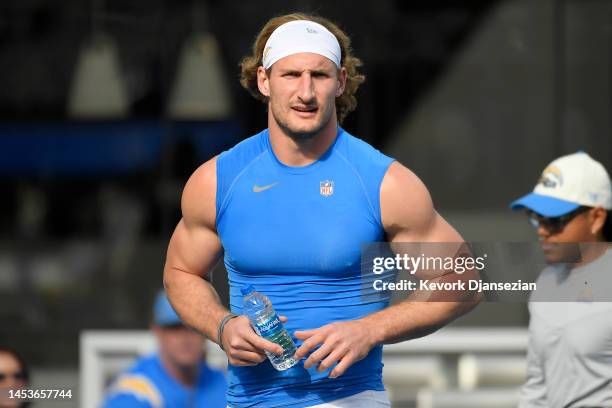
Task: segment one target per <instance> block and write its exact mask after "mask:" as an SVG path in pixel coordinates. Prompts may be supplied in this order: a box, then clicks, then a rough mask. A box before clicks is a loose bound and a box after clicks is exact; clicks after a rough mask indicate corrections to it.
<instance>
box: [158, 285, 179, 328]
mask: <svg viewBox="0 0 612 408" xmlns="http://www.w3.org/2000/svg"><path fill="white" fill-rule="evenodd" d="M153 323H155V324H156V325H158V326H174V325H176V324H183V322H182V321H181V318H180V317H179V315H178V314H176V312H175V311H174V309H173V308H172V305H171V304H170V302H169V301H168V298H167V297H166V292H165V291H164V290H160V291H159V293H158V294H157V297H156V298H155V305H154V306H153Z"/></svg>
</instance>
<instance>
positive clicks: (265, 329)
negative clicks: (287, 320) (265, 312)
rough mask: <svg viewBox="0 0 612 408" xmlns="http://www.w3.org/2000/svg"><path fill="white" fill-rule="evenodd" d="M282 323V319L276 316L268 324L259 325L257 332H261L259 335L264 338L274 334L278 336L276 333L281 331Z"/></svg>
mask: <svg viewBox="0 0 612 408" xmlns="http://www.w3.org/2000/svg"><path fill="white" fill-rule="evenodd" d="M282 327H283V326H282V323H281V321H280V319H279V318H278V316H277V315H274V316H273V317H272V318H271V319H270V320H268V321H267V322H265V323H263V324H258V325H257V331H258V332H259V335H260V336H262V337H270V336H272V335H274V334H276V332H277V331H278V330H279V329H281V328H282Z"/></svg>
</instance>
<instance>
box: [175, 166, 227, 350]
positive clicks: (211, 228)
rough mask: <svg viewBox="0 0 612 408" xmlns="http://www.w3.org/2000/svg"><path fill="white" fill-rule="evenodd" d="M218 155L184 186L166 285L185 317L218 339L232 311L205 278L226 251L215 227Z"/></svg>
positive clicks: (188, 323) (190, 323)
mask: <svg viewBox="0 0 612 408" xmlns="http://www.w3.org/2000/svg"><path fill="white" fill-rule="evenodd" d="M216 185H217V183H216V158H213V159H212V160H210V161H208V162H206V163H204V164H203V165H202V166H201V167H200V168H198V169H197V170H196V171H195V172H194V173H193V175H192V176H191V178H190V179H189V181H188V182H187V184H186V186H185V189H184V190H183V197H182V199H181V209H182V212H183V218H182V219H181V221H180V222H179V223H178V225H177V226H176V229H175V230H174V233H173V234H172V238H171V239H170V244H169V245H168V253H167V256H166V265H165V267H164V286H165V288H166V292H167V294H168V299H169V300H170V303H172V306H173V307H174V309H175V310H176V312H177V313H178V314H179V315H180V316H181V319H183V321H184V322H185V323H186V324H187V325H189V326H191V327H193V328H194V329H196V330H197V331H199V332H200V333H202V334H204V335H205V336H206V337H208V338H210V339H212V340H214V341H216V340H217V339H216V336H217V327H218V326H219V323H220V321H221V319H223V317H224V316H226V315H227V314H228V313H229V311H228V310H227V309H226V308H225V307H223V305H221V302H220V301H219V296H218V295H217V293H216V291H215V289H214V288H213V287H212V285H211V284H210V283H209V282H208V281H206V280H205V278H206V277H207V276H208V273H209V272H210V270H211V269H212V268H213V267H214V266H215V264H216V263H217V261H218V260H219V257H220V256H221V253H222V248H221V243H220V241H219V237H218V236H217V233H216V231H215V213H216V205H215V195H216Z"/></svg>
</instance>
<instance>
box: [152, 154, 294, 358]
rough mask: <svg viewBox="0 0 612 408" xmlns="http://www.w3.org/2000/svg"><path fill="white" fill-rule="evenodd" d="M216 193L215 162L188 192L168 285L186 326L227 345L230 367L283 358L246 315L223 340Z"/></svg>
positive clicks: (173, 246) (227, 330)
mask: <svg viewBox="0 0 612 408" xmlns="http://www.w3.org/2000/svg"><path fill="white" fill-rule="evenodd" d="M216 190H217V177H216V158H213V159H212V160H210V161H208V162H206V163H204V164H203V165H202V166H200V168H198V169H197V170H196V171H195V172H194V173H193V175H192V176H191V178H190V179H189V181H188V182H187V185H186V186H185V189H184V191H183V197H182V200H181V209H182V211H183V218H182V219H181V221H180V222H179V223H178V225H177V226H176V229H175V230H174V233H173V234H172V238H171V239H170V244H169V245H168V253H167V256H166V265H165V267H164V286H165V288H166V293H167V294H168V299H169V300H170V303H171V304H172V306H173V307H174V309H175V310H176V312H177V313H178V314H179V316H181V319H182V320H183V322H185V323H186V324H187V325H188V326H191V327H193V328H194V329H196V330H197V331H198V332H200V333H202V334H203V335H205V336H206V337H208V338H209V339H211V340H212V341H215V342H222V344H223V346H224V349H225V352H226V354H227V356H228V359H229V362H230V364H233V365H255V364H258V363H260V362H262V361H264V360H265V358H266V356H265V354H264V350H266V351H269V352H272V353H281V352H282V348H281V347H280V346H278V345H277V344H275V343H272V342H270V341H268V340H265V339H263V338H261V337H259V336H258V335H257V334H255V332H254V331H253V329H252V328H251V326H250V323H249V320H248V318H247V317H246V316H240V317H237V318H235V319H232V320H230V321H229V322H228V323H227V324H226V325H225V329H224V330H223V333H222V338H221V339H218V338H217V329H218V328H219V324H220V323H221V320H223V318H224V317H225V316H227V315H228V314H229V311H228V310H227V308H225V307H224V306H223V305H222V304H221V302H220V300H219V296H218V295H217V292H216V291H215V289H214V288H213V287H212V285H211V284H210V283H209V282H208V281H207V280H206V277H207V276H208V273H209V272H210V270H211V269H212V268H213V267H214V266H215V264H216V263H217V261H218V260H219V257H220V256H221V253H222V247H221V242H220V240H219V237H218V235H217V232H216V228H215V218H216V201H215V200H216ZM281 319H284V317H281Z"/></svg>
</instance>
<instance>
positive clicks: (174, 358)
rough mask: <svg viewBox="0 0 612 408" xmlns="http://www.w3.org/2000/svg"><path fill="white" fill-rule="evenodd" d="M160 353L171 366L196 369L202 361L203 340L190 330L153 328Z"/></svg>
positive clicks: (164, 327)
mask: <svg viewBox="0 0 612 408" xmlns="http://www.w3.org/2000/svg"><path fill="white" fill-rule="evenodd" d="M153 332H154V333H155V335H156V337H157V341H158V344H159V350H160V352H161V353H162V354H163V355H164V356H165V357H166V359H167V360H169V361H170V362H171V363H172V364H174V365H176V366H178V367H180V368H193V367H196V366H197V365H198V364H199V363H200V362H201V361H202V360H203V359H204V339H203V337H202V336H201V335H200V334H198V333H196V332H195V331H193V330H191V329H190V328H188V327H186V326H184V325H182V324H179V325H175V326H153Z"/></svg>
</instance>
